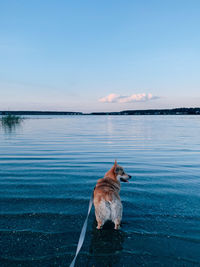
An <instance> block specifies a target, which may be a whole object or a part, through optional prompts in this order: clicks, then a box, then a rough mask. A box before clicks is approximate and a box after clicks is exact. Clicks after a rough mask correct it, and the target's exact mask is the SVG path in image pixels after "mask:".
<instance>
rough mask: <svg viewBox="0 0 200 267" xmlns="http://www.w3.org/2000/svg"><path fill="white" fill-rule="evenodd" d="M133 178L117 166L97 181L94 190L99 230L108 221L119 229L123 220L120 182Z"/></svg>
mask: <svg viewBox="0 0 200 267" xmlns="http://www.w3.org/2000/svg"><path fill="white" fill-rule="evenodd" d="M130 178H131V176H130V175H128V174H126V173H125V172H124V170H123V168H122V167H120V166H119V165H118V164H117V161H115V164H114V165H113V167H112V168H111V169H110V170H109V171H108V172H107V173H106V174H105V176H104V178H102V179H99V180H98V181H97V184H96V187H95V189H94V200H93V201H94V206H95V215H96V220H97V229H101V228H102V227H103V225H104V223H105V222H106V221H107V220H111V221H112V222H113V223H114V224H115V229H116V230H117V229H119V227H120V223H121V219H122V203H121V200H120V196H119V191H120V181H122V182H128V179H130Z"/></svg>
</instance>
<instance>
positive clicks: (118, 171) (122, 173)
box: [114, 161, 131, 183]
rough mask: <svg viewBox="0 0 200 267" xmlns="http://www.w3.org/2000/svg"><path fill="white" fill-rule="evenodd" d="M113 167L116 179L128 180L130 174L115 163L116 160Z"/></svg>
mask: <svg viewBox="0 0 200 267" xmlns="http://www.w3.org/2000/svg"><path fill="white" fill-rule="evenodd" d="M114 167H115V168H114V172H115V175H116V178H117V180H118V181H121V182H126V183H128V180H129V179H131V175H129V174H127V173H125V171H124V169H123V168H122V167H121V166H119V165H118V164H117V161H115V164H114Z"/></svg>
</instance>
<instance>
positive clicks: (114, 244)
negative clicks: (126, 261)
mask: <svg viewBox="0 0 200 267" xmlns="http://www.w3.org/2000/svg"><path fill="white" fill-rule="evenodd" d="M96 226H97V224H96V220H94V222H93V229H92V239H91V243H90V261H89V262H90V264H89V265H88V266H95V267H100V266H101V267H103V266H109V267H111V266H120V258H121V251H122V250H123V242H124V235H125V234H124V233H123V232H122V231H121V230H114V224H113V223H112V222H110V221H108V222H106V223H105V225H104V226H103V229H102V230H97V229H96Z"/></svg>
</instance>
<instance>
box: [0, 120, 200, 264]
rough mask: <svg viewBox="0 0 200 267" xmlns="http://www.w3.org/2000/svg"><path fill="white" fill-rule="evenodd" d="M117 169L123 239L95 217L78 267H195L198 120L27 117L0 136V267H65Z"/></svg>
mask: <svg viewBox="0 0 200 267" xmlns="http://www.w3.org/2000/svg"><path fill="white" fill-rule="evenodd" d="M115 159H117V160H118V162H119V163H120V165H121V166H123V167H124V168H125V171H126V172H127V173H128V174H131V175H132V177H133V178H132V181H131V182H130V183H129V184H126V183H123V184H122V185H121V193H120V194H121V199H122V202H123V207H124V211H123V220H122V227H121V230H119V231H115V230H113V226H112V225H109V224H107V225H106V226H105V228H104V229H103V230H100V231H99V230H96V221H95V217H94V209H93V210H92V212H91V214H90V217H89V223H88V230H87V234H86V239H85V242H84V245H83V248H82V250H81V252H80V255H79V256H78V259H77V264H76V266H81V267H83V266H91V267H92V266H95V267H103V266H113V267H118V266H120V267H121V266H125V267H126V266H200V116H63V117H49V116H43V117H42V116H41V117H29V118H26V119H25V120H24V121H23V122H22V123H21V124H20V125H16V126H15V127H12V128H9V127H7V128H6V127H1V128H0V238H1V239H0V265H1V266H34V267H35V266H42V267H44V266H69V264H70V262H71V260H72V259H73V256H74V254H75V250H76V245H77V242H78V238H79V234H80V230H81V227H82V224H83V222H84V219H85V216H86V213H87V209H88V202H89V198H90V194H91V191H92V190H93V187H94V186H95V184H96V181H97V179H99V178H101V177H103V176H104V173H105V172H106V171H107V170H108V169H109V168H110V167H111V166H112V164H113V163H114V160H115Z"/></svg>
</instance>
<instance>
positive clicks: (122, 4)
mask: <svg viewBox="0 0 200 267" xmlns="http://www.w3.org/2000/svg"><path fill="white" fill-rule="evenodd" d="M199 14H200V1H198V0H191V1H188V0H187V1H185V0H173V1H171V0H167V1H160V0H157V1H155V0H149V1H147V0H137V1H134V0H132V1H127V0H123V1H122V0H121V1H118V0H115V1H113V0H106V1H105V0H101V1H95V0H91V1H88V0H84V1H67V0H65V1H64V0H63V1H61V0H58V1H55V0H54V1H51V0H43V1H41V0H40V1H38V0H34V1H33V0H32V1H31V0H30V1H27V0H26V1H21V0H15V1H10V0H6V1H0V110H76V111H85V112H89V111H102V110H107V111H118V110H123V109H147V108H173V107H183V106H185V107H195V106H200V30H199V29H200V16H199Z"/></svg>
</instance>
